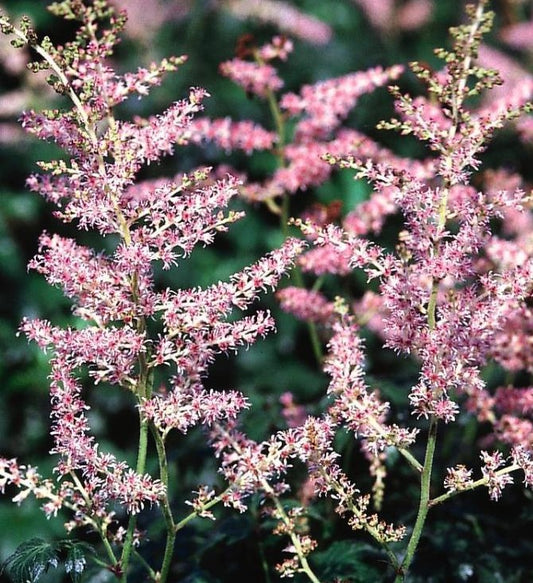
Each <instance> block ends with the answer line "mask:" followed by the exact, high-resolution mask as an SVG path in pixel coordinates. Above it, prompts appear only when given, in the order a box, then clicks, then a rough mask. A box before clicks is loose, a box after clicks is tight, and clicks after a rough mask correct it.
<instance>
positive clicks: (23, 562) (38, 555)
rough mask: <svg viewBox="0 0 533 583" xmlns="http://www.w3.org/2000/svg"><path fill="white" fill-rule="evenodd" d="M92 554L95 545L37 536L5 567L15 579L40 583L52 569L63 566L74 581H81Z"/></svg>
mask: <svg viewBox="0 0 533 583" xmlns="http://www.w3.org/2000/svg"><path fill="white" fill-rule="evenodd" d="M92 554H93V548H92V547H91V546H90V545H89V544H87V543H84V542H78V541H70V540H62V541H58V542H55V543H49V542H47V541H45V540H43V539H42V538H37V537H36V538H32V539H30V540H28V541H26V542H24V543H22V544H21V545H19V546H18V547H17V549H16V551H15V552H14V553H13V554H12V555H10V556H9V557H8V558H7V559H6V560H5V562H4V564H3V567H2V570H3V571H5V572H6V573H7V574H8V575H9V576H10V577H11V579H12V581H13V583H36V582H37V581H40V580H41V578H42V576H43V575H44V574H45V573H47V572H48V570H49V569H57V568H58V567H59V566H63V567H64V570H65V572H66V573H68V575H69V578H70V580H71V581H72V583H79V582H80V581H81V580H82V574H83V572H84V571H85V566H86V563H87V557H88V556H89V555H92Z"/></svg>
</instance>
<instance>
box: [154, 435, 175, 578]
mask: <svg viewBox="0 0 533 583" xmlns="http://www.w3.org/2000/svg"><path fill="white" fill-rule="evenodd" d="M152 435H153V436H154V441H155V445H156V449H157V458H158V460H159V478H160V480H161V482H162V483H163V485H164V486H165V491H166V495H165V497H164V499H163V500H162V502H161V506H162V511H163V517H164V519H165V525H166V529H167V535H166V543H165V552H164V554H163V562H162V564H161V572H160V574H159V579H158V582H159V583H165V581H166V580H167V577H168V574H169V570H170V565H171V561H172V555H173V554H174V543H175V541H176V525H175V523H174V517H173V516H172V509H171V508H170V503H169V499H168V481H169V480H168V461H167V453H166V449H165V442H164V441H163V438H162V437H161V435H160V434H159V432H158V431H157V429H156V428H155V427H152Z"/></svg>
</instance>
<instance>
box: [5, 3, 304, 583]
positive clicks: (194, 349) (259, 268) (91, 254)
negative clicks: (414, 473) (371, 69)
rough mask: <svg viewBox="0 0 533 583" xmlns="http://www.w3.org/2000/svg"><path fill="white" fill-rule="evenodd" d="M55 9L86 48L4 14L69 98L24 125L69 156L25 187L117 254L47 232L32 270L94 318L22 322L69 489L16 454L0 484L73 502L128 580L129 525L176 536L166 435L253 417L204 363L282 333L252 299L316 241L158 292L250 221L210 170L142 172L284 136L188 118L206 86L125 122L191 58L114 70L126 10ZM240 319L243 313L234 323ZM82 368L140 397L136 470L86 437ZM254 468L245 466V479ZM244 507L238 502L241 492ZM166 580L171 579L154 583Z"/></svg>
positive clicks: (226, 183)
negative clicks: (232, 227)
mask: <svg viewBox="0 0 533 583" xmlns="http://www.w3.org/2000/svg"><path fill="white" fill-rule="evenodd" d="M53 10H54V11H55V12H56V13H57V14H59V15H62V16H65V17H67V18H69V19H74V20H77V21H78V22H79V23H80V29H79V31H78V34H77V36H76V40H75V41H73V42H70V43H67V44H66V45H65V46H64V47H61V46H60V47H54V46H53V45H52V44H51V42H50V41H49V40H47V39H44V40H43V41H42V42H41V44H39V42H38V39H37V38H36V35H35V33H34V32H33V31H32V30H31V28H30V27H29V24H28V23H23V25H22V28H20V29H18V28H16V27H14V26H13V25H12V24H11V23H10V22H9V21H8V20H7V19H6V18H4V17H2V28H3V31H4V32H6V33H10V34H14V35H15V36H16V37H18V39H19V40H20V41H21V42H30V43H31V44H32V45H33V46H34V47H36V51H37V53H38V54H39V55H40V56H41V57H42V58H43V61H42V62H37V63H34V64H33V68H34V69H40V68H44V69H50V70H51V73H52V76H51V79H50V83H51V84H52V85H53V86H54V88H55V89H56V90H57V91H58V92H59V93H60V94H63V95H66V96H67V97H69V98H70V101H71V103H72V108H71V109H70V110H66V111H61V110H50V111H45V112H34V111H29V112H26V113H25V114H24V115H23V118H22V124H23V126H24V128H25V129H26V130H27V131H29V132H30V133H32V134H34V135H35V136H36V137H37V138H39V139H43V140H53V141H54V142H55V143H56V144H57V145H58V146H59V147H61V148H62V149H63V150H64V151H65V153H66V157H65V158H63V159H60V160H53V161H50V162H46V163H44V162H43V163H40V167H41V170H42V173H41V174H35V175H33V176H32V177H31V178H30V179H29V181H28V183H29V186H30V187H31V189H32V190H35V191H37V192H39V193H40V194H41V195H43V196H44V197H45V198H46V199H47V200H49V201H50V202H52V203H54V204H55V205H56V207H57V211H56V216H57V217H58V218H60V219H62V220H63V221H65V222H74V223H75V224H76V225H77V227H78V228H79V229H84V230H85V229H87V230H88V229H92V230H96V231H97V232H99V233H100V234H102V235H113V240H114V241H116V243H115V244H114V245H108V247H107V251H106V252H100V253H96V252H95V251H93V250H92V249H90V248H88V247H85V246H83V245H81V244H79V243H77V242H76V241H74V240H73V239H69V238H66V237H62V236H59V235H50V234H48V233H45V234H43V235H42V236H41V239H40V244H39V251H38V254H37V255H36V256H35V257H34V259H33V260H32V261H31V262H30V265H29V267H30V268H31V269H34V270H36V271H38V272H39V273H41V274H43V275H44V276H45V278H46V279H47V281H48V282H49V283H50V284H51V285H55V286H58V287H60V288H62V289H63V291H64V293H65V295H66V296H68V297H69V298H70V299H71V300H72V301H73V311H74V314H75V315H76V316H78V317H79V318H81V320H82V321H83V323H82V324H80V326H79V327H73V328H68V329H63V328H60V327H58V326H54V325H52V324H50V323H49V322H47V321H45V320H38V319H34V320H32V319H28V318H26V319H24V321H23V323H22V326H21V331H22V332H23V333H25V334H26V335H27V337H28V338H29V339H31V340H34V341H36V342H37V343H38V344H39V346H40V347H41V348H42V349H43V350H45V351H47V352H49V353H50V354H51V360H50V364H51V368H52V372H51V375H50V395H51V406H52V411H51V418H52V429H51V434H52V437H53V439H54V445H53V448H52V450H51V453H52V454H54V455H55V456H57V459H58V461H57V464H56V472H57V474H58V479H59V480H60V481H61V480H64V482H65V483H68V487H65V488H63V487H62V486H61V485H60V486H58V487H56V488H51V487H50V484H49V482H47V481H42V482H39V480H40V478H37V477H32V476H37V474H34V475H33V474H32V475H30V474H31V472H32V470H31V469H28V468H24V467H23V466H21V467H20V468H19V469H17V466H16V465H15V463H14V462H8V461H7V460H1V462H0V472H1V473H0V486H1V487H2V488H4V486H5V485H6V484H13V485H15V486H19V487H20V488H22V489H23V491H24V492H28V493H29V492H32V493H33V494H35V495H36V496H38V497H41V498H47V499H48V502H47V503H46V504H47V505H48V506H47V507H46V508H45V510H46V512H47V513H48V514H51V513H52V514H55V513H56V512H57V510H58V509H59V508H60V507H62V506H63V507H65V508H68V509H70V510H72V511H73V512H74V517H75V518H74V522H75V524H77V525H81V524H89V525H90V526H92V527H93V528H94V529H95V530H97V531H98V532H99V534H100V535H101V537H102V541H103V542H104V544H106V545H107V546H108V548H109V552H108V557H109V558H110V560H111V562H112V566H111V567H110V568H111V569H112V570H113V571H114V572H116V573H118V574H120V573H122V572H126V570H127V564H128V560H129V555H130V553H131V546H132V545H133V544H134V543H135V544H137V543H136V537H137V535H136V534H135V532H136V531H135V528H134V527H135V519H134V518H132V517H133V516H134V515H135V514H136V513H138V512H140V511H141V510H142V509H143V507H144V506H145V505H147V504H149V505H152V504H158V505H161V506H162V507H163V509H164V510H163V512H164V514H165V516H166V523H167V537H168V540H169V541H173V539H174V537H175V534H176V528H175V525H174V523H173V519H171V518H169V512H170V511H169V500H168V496H167V487H168V473H167V472H166V469H165V468H166V457H165V456H166V454H165V450H164V443H165V439H166V437H167V434H168V432H169V431H171V430H172V429H177V430H179V431H181V432H182V433H186V432H187V431H188V430H189V429H190V428H191V427H193V426H195V425H204V426H207V427H211V428H213V427H214V426H215V425H216V424H217V423H226V424H228V423H229V424H230V425H231V423H233V421H234V419H235V417H236V415H237V414H238V413H239V411H240V410H242V409H244V408H246V407H248V401H247V400H246V398H245V397H244V396H243V395H242V394H240V393H238V392H237V391H233V390H229V391H226V390H224V389H221V390H219V391H215V390H213V389H210V390H207V389H205V388H204V387H203V384H202V383H203V380H204V377H205V376H206V375H207V367H208V365H209V364H210V363H211V362H212V361H213V358H214V356H215V355H216V354H219V353H227V352H229V351H235V350H237V349H238V348H239V347H241V346H248V345H250V344H251V343H253V342H255V340H256V339H257V338H259V337H263V336H265V335H266V334H267V333H269V332H270V331H272V330H273V329H274V327H275V324H274V320H273V318H272V316H271V315H270V313H269V312H268V311H258V312H255V313H254V312H253V311H250V308H251V305H252V303H253V302H254V301H255V300H256V299H257V298H258V296H259V295H260V294H261V293H263V292H266V291H270V290H272V289H274V288H275V287H276V286H277V284H278V282H279V280H280V278H281V277H282V276H283V275H284V274H285V273H286V272H287V270H288V269H289V268H290V267H291V265H292V263H293V262H294V259H295V258H296V256H297V255H298V254H299V253H300V252H301V251H302V249H303V247H304V245H305V243H304V242H303V241H301V240H297V239H287V240H286V242H285V243H284V244H283V245H282V246H281V247H280V248H279V249H277V250H275V251H273V252H271V253H270V254H268V255H267V256H265V257H264V258H262V259H260V260H258V261H257V262H256V263H255V264H253V265H251V266H248V267H245V268H244V269H243V270H242V271H241V272H240V273H237V274H235V275H233V276H232V277H231V278H230V280H229V281H228V282H218V283H216V284H213V285H211V286H208V287H207V288H206V289H199V288H192V289H180V290H172V289H170V288H166V289H162V290H161V289H158V288H157V286H156V283H155V272H156V270H157V268H158V266H161V267H162V268H163V269H169V268H171V267H175V266H176V265H177V264H178V262H180V261H181V260H182V259H184V258H186V257H187V256H189V255H190V254H191V252H192V251H193V250H194V248H195V247H197V246H199V245H201V246H205V245H209V244H211V243H212V242H213V240H214V236H215V235H216V233H218V232H221V231H225V230H226V229H227V226H228V225H229V224H231V223H233V222H234V221H236V220H238V219H239V218H241V217H242V216H243V214H244V213H242V212H233V211H229V212H228V211H226V210H225V209H226V207H227V206H228V203H229V201H230V199H231V198H232V197H233V196H235V194H237V191H238V188H239V182H238V180H237V179H236V178H234V177H232V176H225V177H221V178H214V177H212V176H211V174H210V169H208V168H199V169H197V170H193V171H192V172H190V173H182V174H179V175H176V176H175V177H174V178H173V179H170V180H161V179H157V180H148V181H144V182H142V181H139V179H138V175H139V172H140V171H141V169H142V168H143V167H145V166H146V165H149V164H151V163H153V162H157V161H159V160H160V159H161V158H162V157H163V156H167V155H169V154H173V153H174V152H175V151H176V149H177V148H179V147H181V146H183V145H185V144H187V143H188V142H189V141H193V142H195V141H199V140H214V141H216V142H217V143H218V144H219V145H221V146H222V147H233V145H234V142H233V141H232V138H231V135H232V133H233V132H234V131H235V129H237V130H239V131H242V130H246V131H247V132H249V131H252V130H253V131H254V132H255V137H254V138H253V139H252V140H251V141H249V142H245V141H243V140H240V141H239V146H240V147H241V148H243V149H245V150H249V149H253V148H255V147H257V143H256V142H257V141H258V140H260V141H262V143H263V147H265V148H270V147H272V143H273V139H274V138H273V137H272V135H271V134H269V133H268V132H266V131H264V130H262V129H261V128H259V127H255V126H253V125H251V124H246V123H243V124H241V125H237V127H236V128H233V127H232V126H231V124H228V123H227V122H224V121H222V122H218V123H210V122H202V121H201V120H200V121H199V122H196V123H194V122H193V116H194V115H195V114H197V113H198V112H199V111H200V110H201V109H202V101H203V100H204V99H205V98H206V97H207V93H206V92H205V91H204V90H202V89H198V88H192V89H191V90H190V92H189V95H188V97H187V98H186V99H183V100H181V101H177V102H175V103H174V104H173V105H171V106H170V107H169V108H168V109H167V110H166V111H164V112H163V113H162V114H160V115H157V116H152V117H149V118H147V119H141V118H136V119H135V120H133V121H128V120H123V119H120V120H119V119H117V118H116V117H115V115H114V107H115V106H116V105H118V104H119V103H121V102H123V101H124V100H125V99H127V98H128V97H129V96H130V95H131V94H138V95H140V96H142V95H145V94H147V93H148V91H149V90H150V88H151V87H153V86H155V85H158V84H159V83H160V81H161V78H162V76H163V75H164V74H165V73H166V72H169V71H174V70H176V68H177V67H178V65H180V64H182V63H183V62H184V59H183V58H178V59H176V58H170V59H165V60H163V61H162V62H161V63H160V64H153V65H150V66H149V67H147V68H140V69H138V70H137V71H136V72H135V73H132V74H128V73H126V74H122V75H119V74H117V73H116V72H115V71H114V70H113V68H112V67H111V66H110V64H109V61H108V58H109V57H110V55H111V54H112V53H113V48H114V45H115V44H116V43H117V42H118V36H117V35H118V33H119V32H120V31H121V29H122V27H123V24H124V17H123V15H115V13H114V12H113V10H112V9H111V8H109V7H108V6H107V5H106V4H105V3H103V2H97V3H91V4H85V3H83V2H78V1H72V2H70V1H67V2H63V3H58V4H55V5H54V6H53ZM287 50H289V46H288V45H286V44H285V43H284V42H281V41H280V42H279V43H277V44H276V43H274V44H273V45H272V47H271V50H270V53H271V55H270V56H268V55H267V53H266V52H265V51H263V53H262V54H263V56H264V58H273V57H274V56H280V57H283V56H284V54H285V53H286V52H287ZM235 310H240V311H243V310H247V313H246V314H244V315H242V317H240V318H239V317H233V313H234V312H235ZM159 367H161V369H162V374H164V375H165V376H166V378H169V379H170V380H169V382H168V384H167V383H165V382H161V384H160V386H159V388H156V386H155V385H154V374H155V370H156V369H158V368H159ZM85 371H87V372H88V375H89V378H90V379H91V380H92V381H93V382H94V384H95V385H96V384H99V385H104V384H107V385H111V386H114V387H121V388H123V389H125V390H127V391H128V392H129V393H130V394H132V395H133V398H134V400H135V402H136V405H137V411H138V415H139V446H138V447H139V450H138V457H137V463H136V466H135V468H131V467H129V466H128V464H127V463H126V462H122V461H119V460H118V459H117V458H116V457H115V456H114V455H112V454H109V453H105V452H104V451H102V448H101V447H100V446H99V445H98V443H97V442H96V439H95V437H93V436H92V435H91V433H90V427H89V419H88V416H87V411H88V410H89V406H88V405H87V403H86V401H85V394H84V393H85V391H84V389H83V387H82V381H81V378H82V377H83V375H84V372H85ZM157 374H158V375H159V372H158V373H157ZM160 376H161V375H159V376H158V378H160ZM161 378H164V377H161ZM149 427H151V429H152V433H153V438H154V440H155V443H156V448H157V452H158V457H159V462H160V464H159V467H160V473H159V477H157V478H155V477H152V476H150V475H148V474H147V473H146V469H145V467H146V455H147V443H148V429H149ZM213 430H214V429H213ZM273 443H274V442H273ZM243 445H244V444H243ZM254 464H255V461H253V462H252V460H250V468H249V470H250V471H252V470H253V466H254ZM224 465H226V466H227V467H226V469H225V473H226V474H227V477H228V479H229V478H230V476H231V475H233V473H235V472H236V473H237V474H239V473H240V470H237V469H236V468H235V469H234V470H232V471H230V470H229V468H230V465H228V464H227V463H226V462H224ZM282 465H283V464H282ZM280 469H281V467H280ZM258 471H259V470H258ZM276 471H277V470H276ZM230 482H231V480H230ZM39 483H41V484H42V485H39ZM239 483H240V484H241V487H244V490H245V491H248V492H250V493H251V492H252V491H253V490H254V488H255V481H254V480H253V479H252V477H251V475H250V477H242V478H239ZM245 483H246V484H248V486H246V485H245ZM229 492H231V488H230V490H229ZM228 496H230V494H228ZM235 496H237V491H235ZM204 498H205V497H204ZM228 501H229V498H228V499H225V500H224V502H226V503H227V502H228ZM234 502H235V505H237V506H238V504H237V498H235V501H234ZM116 503H119V504H120V505H122V506H123V507H124V509H125V511H126V515H128V514H129V515H130V518H129V523H128V527H127V528H126V529H124V527H122V526H120V527H119V529H118V530H117V534H116V536H114V537H113V540H114V541H115V542H118V543H120V545H121V547H122V551H121V552H122V554H121V556H120V557H118V556H115V555H114V552H113V551H112V550H111V548H110V547H109V542H108V538H112V537H111V535H110V534H109V533H108V526H109V524H110V523H111V521H112V520H113V516H114V510H113V508H114V507H115V505H116ZM50 505H53V508H51V507H50ZM120 529H123V531H121V530H120ZM119 533H122V534H120V536H119ZM171 551H172V544H171V543H170V542H169V543H168V550H167V554H166V555H165V557H164V558H163V571H164V570H166V571H167V574H168V569H169V566H170V558H171V554H169V553H171ZM165 577H166V574H164V573H163V574H162V575H161V578H160V579H159V576H158V580H161V581H163V580H164V578H165Z"/></svg>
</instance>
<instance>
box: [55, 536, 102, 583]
mask: <svg viewBox="0 0 533 583" xmlns="http://www.w3.org/2000/svg"><path fill="white" fill-rule="evenodd" d="M62 548H63V550H65V551H66V553H67V554H66V557H65V571H66V572H67V573H68V574H69V576H70V579H71V580H72V582H73V583H79V582H80V581H81V576H82V574H83V572H84V571H85V567H86V566H87V558H86V557H87V555H94V549H93V547H92V546H91V545H89V544H87V543H83V542H71V541H65V542H64V544H63V547H62Z"/></svg>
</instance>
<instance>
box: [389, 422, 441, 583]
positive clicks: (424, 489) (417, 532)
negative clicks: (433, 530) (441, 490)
mask: <svg viewBox="0 0 533 583" xmlns="http://www.w3.org/2000/svg"><path fill="white" fill-rule="evenodd" d="M436 442H437V420H436V419H435V418H434V417H432V418H431V421H430V424H429V435H428V441H427V445H426V455H425V458H424V467H423V469H422V478H421V482H420V503H419V505H418V515H417V517H416V522H415V525H414V527H413V532H412V534H411V538H410V539H409V544H408V545H407V552H406V554H405V557H404V559H403V561H402V564H401V565H400V568H399V570H398V574H397V576H396V579H395V580H394V583H403V581H405V577H406V575H407V572H408V571H409V567H410V566H411V563H412V562H413V558H414V555H415V552H416V549H417V547H418V543H419V541H420V537H421V535H422V530H423V528H424V524H425V522H426V518H427V514H428V510H429V507H430V503H429V502H430V488H431V472H432V469H433V458H434V455H435V445H436Z"/></svg>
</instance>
